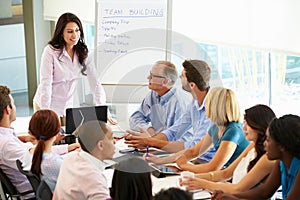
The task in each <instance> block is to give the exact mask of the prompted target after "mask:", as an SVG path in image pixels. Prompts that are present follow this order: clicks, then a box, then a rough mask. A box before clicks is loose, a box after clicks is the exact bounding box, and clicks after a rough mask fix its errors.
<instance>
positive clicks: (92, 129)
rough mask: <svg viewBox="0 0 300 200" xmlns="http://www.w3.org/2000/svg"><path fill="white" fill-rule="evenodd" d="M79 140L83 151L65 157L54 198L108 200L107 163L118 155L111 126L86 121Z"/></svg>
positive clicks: (81, 127) (100, 122) (80, 128)
mask: <svg viewBox="0 0 300 200" xmlns="http://www.w3.org/2000/svg"><path fill="white" fill-rule="evenodd" d="M78 141H79V143H80V145H81V148H82V150H81V151H80V152H76V153H72V154H69V155H67V156H65V158H64V160H63V162H62V165H61V168H60V172H59V176H58V179H57V183H56V187H55V190H54V194H53V199H69V200H72V199H74V200H75V199H99V200H102V199H103V200H104V199H108V198H109V188H108V183H107V180H106V178H105V176H104V174H103V173H102V172H103V171H104V169H105V163H104V160H107V159H112V157H113V155H114V149H115V148H114V140H113V137H112V131H111V129H110V127H109V126H108V125H107V124H106V123H105V122H102V121H89V122H86V123H84V124H83V125H82V126H80V127H79V128H78Z"/></svg>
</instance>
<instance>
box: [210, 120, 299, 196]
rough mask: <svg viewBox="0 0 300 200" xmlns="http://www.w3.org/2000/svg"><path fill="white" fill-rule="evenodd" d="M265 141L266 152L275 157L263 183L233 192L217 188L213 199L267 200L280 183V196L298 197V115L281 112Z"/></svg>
mask: <svg viewBox="0 0 300 200" xmlns="http://www.w3.org/2000/svg"><path fill="white" fill-rule="evenodd" d="M266 135H267V139H266V141H265V148H266V155H267V157H268V159H270V160H276V163H275V165H274V168H273V170H272V172H271V174H270V175H269V177H268V178H267V180H266V182H265V183H264V184H263V185H262V186H260V187H257V188H253V189H251V190H249V191H246V192H242V193H236V194H234V195H230V194H226V193H223V192H222V191H220V190H218V191H215V192H214V194H213V195H212V199H214V200H219V199H223V200H226V199H229V200H230V199H233V200H235V199H267V198H270V197H271V196H272V195H273V194H274V193H275V191H276V189H277V188H278V187H279V186H280V185H282V199H283V200H295V199H300V190H299V185H300V173H299V170H300V151H299V148H300V117H299V116H296V115H284V116H282V117H280V118H278V119H276V118H275V119H274V120H273V121H272V122H271V124H270V126H269V128H268V130H267V133H266Z"/></svg>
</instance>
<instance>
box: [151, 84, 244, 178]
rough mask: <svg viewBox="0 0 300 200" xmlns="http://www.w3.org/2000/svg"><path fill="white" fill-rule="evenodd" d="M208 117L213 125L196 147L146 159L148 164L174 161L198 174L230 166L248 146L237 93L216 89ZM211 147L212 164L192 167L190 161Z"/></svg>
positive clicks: (208, 105) (211, 93)
mask: <svg viewBox="0 0 300 200" xmlns="http://www.w3.org/2000/svg"><path fill="white" fill-rule="evenodd" d="M205 110H206V116H207V117H208V118H210V120H211V121H212V122H213V123H214V124H213V125H212V126H211V127H210V128H209V130H208V133H207V134H206V135H205V136H204V137H203V138H202V139H201V141H200V142H199V143H198V144H196V145H195V146H194V147H192V148H190V149H187V150H185V151H181V152H178V153H176V154H174V155H172V156H170V157H165V158H156V157H155V156H153V155H151V154H150V155H149V156H148V157H146V159H147V160H148V161H151V162H154V163H157V164H161V163H168V162H174V161H176V163H177V164H178V166H179V167H180V168H181V169H182V170H186V171H192V172H195V173H200V172H209V171H214V170H217V169H222V168H224V167H225V168H226V167H227V166H229V165H230V164H231V163H232V162H233V161H234V160H235V159H236V158H237V157H238V156H239V155H240V154H241V153H242V152H243V151H244V149H245V148H246V147H247V146H248V145H249V141H247V140H246V138H245V135H244V133H243V130H242V125H241V121H242V114H241V111H240V107H239V103H238V100H237V97H236V95H235V93H234V92H233V91H232V90H230V89H227V88H223V87H216V88H213V89H211V90H210V91H209V93H208V95H207V97H206V105H205ZM212 145H214V147H215V149H216V154H215V156H214V157H213V158H212V160H211V161H210V162H209V163H204V164H196V165H195V164H191V163H188V161H190V160H192V159H193V158H196V157H197V156H201V155H202V154H203V153H205V152H206V151H207V150H208V149H209V148H210V147H211V146H212Z"/></svg>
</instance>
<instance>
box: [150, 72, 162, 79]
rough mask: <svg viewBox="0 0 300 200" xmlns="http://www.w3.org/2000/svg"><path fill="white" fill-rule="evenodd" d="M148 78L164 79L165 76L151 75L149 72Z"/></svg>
mask: <svg viewBox="0 0 300 200" xmlns="http://www.w3.org/2000/svg"><path fill="white" fill-rule="evenodd" d="M148 77H149V78H150V79H152V78H153V77H154V78H166V77H165V76H159V75H153V74H152V73H151V72H150V74H149V76H148Z"/></svg>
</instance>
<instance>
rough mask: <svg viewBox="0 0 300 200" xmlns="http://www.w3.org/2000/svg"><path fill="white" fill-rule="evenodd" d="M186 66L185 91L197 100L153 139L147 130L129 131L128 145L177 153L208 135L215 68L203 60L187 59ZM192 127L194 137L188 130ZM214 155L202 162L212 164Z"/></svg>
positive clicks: (183, 78)
mask: <svg viewBox="0 0 300 200" xmlns="http://www.w3.org/2000/svg"><path fill="white" fill-rule="evenodd" d="M182 66H183V68H184V69H183V71H182V73H181V75H180V79H181V83H182V88H183V89H184V90H186V91H188V92H190V93H191V94H192V96H193V101H192V102H191V104H190V105H189V106H188V108H187V110H186V112H185V113H184V114H183V116H182V117H181V118H180V119H178V120H177V121H176V122H175V123H174V125H173V126H171V127H170V128H168V129H166V130H164V131H163V132H161V133H159V134H157V135H155V136H153V137H151V136H150V135H149V133H147V132H146V131H144V130H142V131H141V133H139V132H135V131H131V130H128V133H129V134H130V135H129V136H128V137H127V139H128V140H127V141H126V142H125V143H126V144H129V147H134V148H138V149H143V148H147V147H156V148H159V149H163V150H165V151H168V152H172V153H175V152H178V151H181V150H184V149H187V148H190V147H192V146H194V145H195V144H197V143H198V142H199V141H200V140H201V139H202V137H204V136H205V134H206V133H207V131H208V128H209V127H210V125H211V121H210V120H209V119H208V118H207V117H206V112H205V97H206V95H207V93H208V91H209V87H210V86H209V81H210V76H211V69H210V67H209V66H208V64H207V63H206V62H204V61H202V60H185V61H184V62H183V64H182ZM190 128H192V130H193V134H191V133H190V132H189V131H188V130H189V129H190ZM187 134H189V135H187ZM214 153H215V151H214V150H213V149H210V150H209V151H207V153H205V154H203V155H202V156H201V157H199V159H200V162H209V161H210V160H211V158H212V157H213V156H214Z"/></svg>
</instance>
